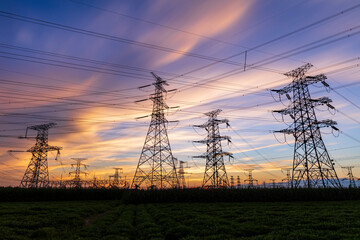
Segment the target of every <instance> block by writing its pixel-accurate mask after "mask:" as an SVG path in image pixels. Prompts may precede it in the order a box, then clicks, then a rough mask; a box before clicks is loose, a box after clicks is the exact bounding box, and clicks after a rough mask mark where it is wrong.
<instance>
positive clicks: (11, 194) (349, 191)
mask: <svg viewBox="0 0 360 240" xmlns="http://www.w3.org/2000/svg"><path fill="white" fill-rule="evenodd" d="M79 200H122V201H123V202H124V203H129V204H130V203H133V204H142V203H167V202H169V203H171V202H288V201H344V200H360V189H359V188H342V189H336V188H315V189H307V188H300V189H287V188H275V189H270V188H265V189H264V188H253V189H247V188H244V189H225V188H224V189H201V188H189V189H164V190H131V189H130V190H129V189H50V188H49V189H23V188H0V201H2V202H6V201H79Z"/></svg>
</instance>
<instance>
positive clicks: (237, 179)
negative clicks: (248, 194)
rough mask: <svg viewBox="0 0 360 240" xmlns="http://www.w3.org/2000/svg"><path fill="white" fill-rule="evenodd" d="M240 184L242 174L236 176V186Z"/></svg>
mask: <svg viewBox="0 0 360 240" xmlns="http://www.w3.org/2000/svg"><path fill="white" fill-rule="evenodd" d="M240 185H241V182H240V176H237V177H236V188H239V187H240Z"/></svg>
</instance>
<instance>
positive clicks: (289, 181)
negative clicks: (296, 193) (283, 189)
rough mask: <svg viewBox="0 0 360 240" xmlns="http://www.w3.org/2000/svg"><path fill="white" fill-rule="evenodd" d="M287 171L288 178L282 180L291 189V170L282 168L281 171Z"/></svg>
mask: <svg viewBox="0 0 360 240" xmlns="http://www.w3.org/2000/svg"><path fill="white" fill-rule="evenodd" d="M283 170H286V177H285V178H283V179H281V181H282V182H286V183H287V187H288V188H290V186H291V173H290V171H291V168H282V169H281V171H283Z"/></svg>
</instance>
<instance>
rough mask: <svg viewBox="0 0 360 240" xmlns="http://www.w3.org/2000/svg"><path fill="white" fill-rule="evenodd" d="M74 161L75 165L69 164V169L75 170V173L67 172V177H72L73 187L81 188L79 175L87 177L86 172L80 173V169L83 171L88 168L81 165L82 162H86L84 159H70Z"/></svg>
mask: <svg viewBox="0 0 360 240" xmlns="http://www.w3.org/2000/svg"><path fill="white" fill-rule="evenodd" d="M72 159H73V160H75V161H76V163H75V164H71V168H75V171H72V172H69V175H74V178H73V179H72V180H71V182H72V185H73V187H75V188H81V187H82V184H81V183H82V181H81V175H85V176H86V175H88V173H87V172H84V171H81V167H84V168H85V169H86V168H87V167H88V165H86V164H83V163H81V162H82V161H84V160H86V158H72Z"/></svg>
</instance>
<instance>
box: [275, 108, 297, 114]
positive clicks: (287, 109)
mask: <svg viewBox="0 0 360 240" xmlns="http://www.w3.org/2000/svg"><path fill="white" fill-rule="evenodd" d="M273 112H275V113H280V114H283V115H293V114H294V108H284V109H281V110H274V111H273Z"/></svg>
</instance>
